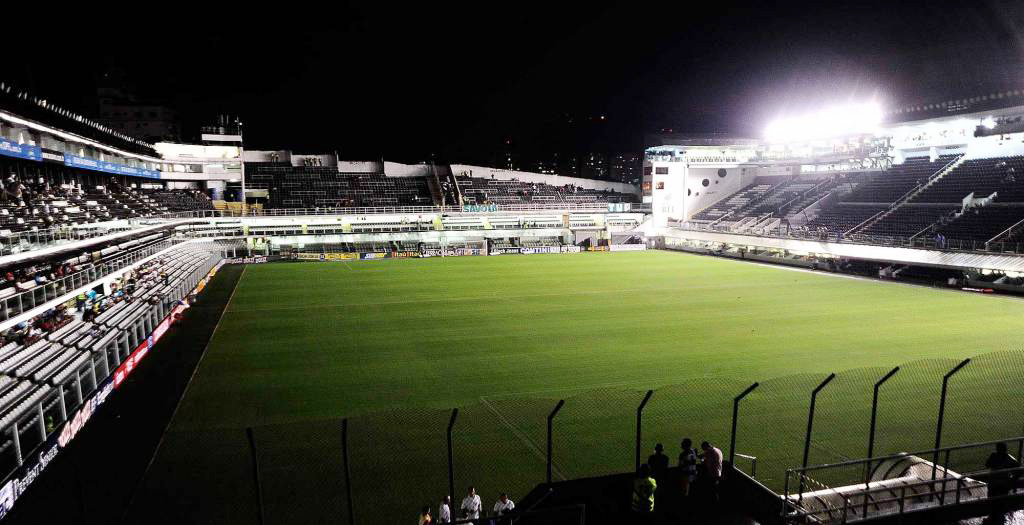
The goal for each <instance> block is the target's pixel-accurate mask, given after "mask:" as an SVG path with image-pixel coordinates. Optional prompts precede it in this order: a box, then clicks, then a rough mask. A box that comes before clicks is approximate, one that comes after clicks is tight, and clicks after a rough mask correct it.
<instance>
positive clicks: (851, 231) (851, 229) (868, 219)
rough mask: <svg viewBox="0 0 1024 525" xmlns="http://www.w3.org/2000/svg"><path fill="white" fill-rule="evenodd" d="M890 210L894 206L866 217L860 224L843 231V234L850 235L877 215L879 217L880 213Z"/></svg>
mask: <svg viewBox="0 0 1024 525" xmlns="http://www.w3.org/2000/svg"><path fill="white" fill-rule="evenodd" d="M890 210H892V208H887V209H884V210H881V211H879V212H878V213H876V214H874V215H872V216H870V217H868V218H867V219H864V221H863V222H861V223H860V224H858V225H856V226H854V227H853V228H850V229H849V230H846V231H845V232H843V235H850V234H851V233H853V232H855V231H857V230H858V229H859V228H860V227H861V226H864V225H865V224H869V223H870V222H871V221H873V220H874V219H875V218H876V217H878V216H879V215H882V214H884V213H886V212H888V211H890Z"/></svg>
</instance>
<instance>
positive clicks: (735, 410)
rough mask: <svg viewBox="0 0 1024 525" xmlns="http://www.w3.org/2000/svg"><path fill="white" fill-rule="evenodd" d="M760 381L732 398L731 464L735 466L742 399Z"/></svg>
mask: <svg viewBox="0 0 1024 525" xmlns="http://www.w3.org/2000/svg"><path fill="white" fill-rule="evenodd" d="M759 384H760V383H756V382H755V383H754V384H752V385H750V386H748V387H747V389H746V390H744V391H743V392H740V395H738V396H736V397H734V398H733V399H732V433H731V434H729V465H732V466H733V467H734V468H735V467H736V464H735V463H734V462H733V461H734V459H735V457H736V421H737V419H738V418H739V415H740V400H742V399H743V398H744V397H747V394H749V393H751V392H752V391H753V390H754V389H755V388H757V387H758V385H759Z"/></svg>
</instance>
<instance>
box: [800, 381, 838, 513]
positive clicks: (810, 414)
mask: <svg viewBox="0 0 1024 525" xmlns="http://www.w3.org/2000/svg"><path fill="white" fill-rule="evenodd" d="M835 378H836V375H835V374H829V375H828V377H826V378H825V380H824V381H822V382H821V384H819V385H818V386H817V387H815V389H814V390H813V391H811V407H810V409H809V410H808V411H807V434H806V435H805V436H804V460H803V463H802V467H801V469H800V496H799V498H798V499H799V501H800V503H803V501H804V470H805V469H807V459H808V458H809V457H810V454H811V429H813V428H814V404H815V402H816V401H817V398H818V392H821V389H822V388H825V385H828V384H829V383H830V382H831V381H832V380H833V379H835Z"/></svg>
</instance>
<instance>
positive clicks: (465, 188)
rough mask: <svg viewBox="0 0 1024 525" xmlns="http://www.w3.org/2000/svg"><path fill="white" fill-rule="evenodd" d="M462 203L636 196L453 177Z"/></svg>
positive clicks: (630, 198) (628, 198) (631, 198)
mask: <svg viewBox="0 0 1024 525" xmlns="http://www.w3.org/2000/svg"><path fill="white" fill-rule="evenodd" d="M456 180H457V183H458V189H459V191H460V192H461V193H462V202H463V204H470V205H473V204H498V205H515V204H528V203H532V204H587V203H593V202H636V196H634V195H629V194H625V193H616V192H612V191H598V190H591V189H586V188H581V187H579V186H574V185H572V184H567V185H565V186H552V185H550V184H538V183H534V182H524V181H519V180H499V179H483V178H480V177H456Z"/></svg>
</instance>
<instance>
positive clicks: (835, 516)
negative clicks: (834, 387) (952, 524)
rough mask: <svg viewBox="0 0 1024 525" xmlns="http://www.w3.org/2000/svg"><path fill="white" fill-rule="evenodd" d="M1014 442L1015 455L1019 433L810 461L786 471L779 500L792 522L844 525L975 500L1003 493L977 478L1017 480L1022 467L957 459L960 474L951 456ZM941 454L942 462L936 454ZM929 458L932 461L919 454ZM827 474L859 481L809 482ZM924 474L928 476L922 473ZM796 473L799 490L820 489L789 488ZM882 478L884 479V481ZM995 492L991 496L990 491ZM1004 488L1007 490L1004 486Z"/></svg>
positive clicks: (1022, 446) (1020, 445) (1022, 448)
mask: <svg viewBox="0 0 1024 525" xmlns="http://www.w3.org/2000/svg"><path fill="white" fill-rule="evenodd" d="M1007 442H1009V443H1015V444H1016V445H1017V454H1018V456H1020V454H1021V452H1024V436H1018V437H1011V438H1007V439H1004V440H997V441H985V442H980V443H970V444H966V445H957V446H951V447H943V448H935V449H929V450H922V451H918V452H910V453H900V454H893V455H888V456H879V457H875V458H865V459H857V460H850V461H843V462H838V463H829V464H822V465H813V466H808V467H805V468H791V469H787V470H786V477H785V484H784V489H783V494H782V499H783V501H784V502H786V503H787V505H786V507H784V512H785V514H786V515H785V516H784V518H785V520H786V521H787V522H792V523H807V522H817V523H823V522H839V523H848V522H852V521H859V520H863V519H869V518H877V517H882V516H887V515H893V514H899V515H902V514H904V513H906V512H914V511H920V510H925V509H933V508H935V507H942V506H946V505H950V504H960V503H963V502H967V501H980V500H986V499H992V498H993V497H1003V495H1002V494H1000V492H1001V491H1000V490H999V489H998V488H997V489H996V490H995V491H992V489H991V485H990V484H987V483H986V482H984V481H982V480H986V479H988V480H1009V479H1017V478H1018V477H1020V474H1024V467H1012V468H1005V469H988V468H984V469H983V470H982V469H979V468H978V467H984V465H982V464H979V463H977V462H975V461H974V460H973V459H967V460H962V459H961V463H963V466H969V467H972V469H971V470H968V471H966V472H963V473H959V472H954V471H953V470H952V466H953V463H954V461H953V460H954V459H957V458H955V457H954V456H953V454H954V453H957V452H977V451H981V450H984V449H991V448H992V447H993V446H994V445H997V444H1005V443H1007ZM940 456H941V457H942V463H941V464H939V463H938V458H939V457H940ZM932 457H934V458H935V462H933V461H930V460H928V459H925V458H932ZM885 465H889V467H888V468H889V469H892V468H898V469H900V470H901V471H902V472H903V473H904V476H902V477H900V478H889V477H886V475H885V474H880V473H879V472H876V471H877V470H880V469H882V467H883V466H885ZM914 466H921V467H923V468H922V470H923V471H924V472H921V473H920V475H919V476H918V479H917V480H916V481H911V480H910V479H904V478H913V475H907V474H906V473H907V472H911V471H912V469H913V467H914ZM829 471H831V472H832V473H836V472H839V473H843V472H844V471H845V472H847V473H858V477H859V476H860V475H863V477H862V478H861V479H848V481H849V483H847V484H846V485H844V486H841V487H831V486H826V485H824V484H822V483H821V482H816V481H814V479H813V478H811V475H810V474H812V473H813V474H814V476H815V477H826V476H828V474H827V473H828V472H829ZM928 472H930V475H928ZM793 477H796V478H797V479H798V480H799V481H800V483H798V485H799V486H800V487H801V488H802V487H804V485H805V483H806V482H811V483H813V484H816V485H818V486H820V487H822V488H821V489H819V490H816V491H810V492H805V491H802V490H801V491H800V492H796V493H791V492H790V487H791V478H793ZM887 482H888V483H887ZM993 492H995V494H993ZM1006 492H1007V493H1008V492H1009V489H1008V488H1007V490H1006Z"/></svg>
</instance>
